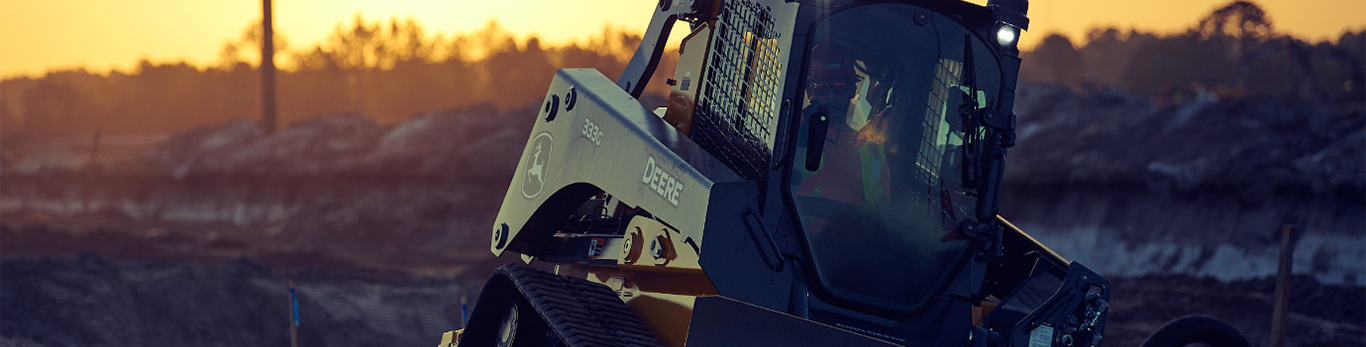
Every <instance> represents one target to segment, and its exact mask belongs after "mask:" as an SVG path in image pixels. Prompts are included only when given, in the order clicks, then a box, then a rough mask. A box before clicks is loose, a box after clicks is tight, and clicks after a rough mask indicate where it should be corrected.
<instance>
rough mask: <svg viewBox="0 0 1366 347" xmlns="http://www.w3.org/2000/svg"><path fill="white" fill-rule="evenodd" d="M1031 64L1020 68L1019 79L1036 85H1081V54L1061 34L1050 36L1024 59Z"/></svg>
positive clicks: (1070, 41)
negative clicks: (1036, 83)
mask: <svg viewBox="0 0 1366 347" xmlns="http://www.w3.org/2000/svg"><path fill="white" fill-rule="evenodd" d="M1024 58H1025V59H1029V61H1030V62H1031V63H1030V64H1028V65H1025V66H1024V67H1022V68H1021V71H1020V75H1021V78H1023V79H1025V80H1028V81H1033V82H1038V83H1057V84H1063V85H1067V86H1072V87H1078V86H1079V85H1080V84H1081V80H1080V76H1081V74H1082V69H1083V66H1082V59H1081V54H1079V53H1077V49H1076V47H1075V46H1073V45H1072V40H1070V39H1068V38H1067V36H1063V35H1061V34H1051V35H1048V37H1045V38H1044V39H1043V42H1042V43H1040V44H1039V46H1037V47H1035V48H1034V50H1032V51H1030V52H1029V53H1028V54H1027V55H1026V56H1025V57H1024Z"/></svg>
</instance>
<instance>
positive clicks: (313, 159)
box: [144, 106, 536, 181]
mask: <svg viewBox="0 0 1366 347" xmlns="http://www.w3.org/2000/svg"><path fill="white" fill-rule="evenodd" d="M535 113H536V112H535V110H534V109H533V108H526V109H519V110H515V111H510V112H507V113H503V112H499V111H498V110H497V109H495V108H493V107H491V106H483V107H472V108H466V109H460V110H446V111H439V112H433V113H429V114H426V115H422V116H418V117H415V118H412V119H409V120H407V121H404V122H401V123H398V124H395V125H392V126H380V125H378V124H376V123H375V121H374V120H373V119H371V118H370V117H368V116H365V115H359V114H339V115H331V116H323V117H318V118H313V119H310V120H307V121H303V122H300V123H296V124H292V125H290V126H288V127H285V128H284V129H280V131H277V132H275V133H272V134H264V133H263V132H262V131H261V129H260V126H259V125H257V124H256V123H253V122H249V121H245V120H238V121H233V122H228V123H224V124H221V125H217V126H212V127H206V128H201V129H196V130H192V131H187V132H184V133H181V134H179V135H176V136H174V137H173V138H171V139H170V140H168V141H166V142H165V143H163V144H162V145H160V146H157V147H156V148H154V149H152V150H151V151H149V152H148V153H147V155H146V157H145V158H144V163H145V165H146V166H147V167H149V168H150V169H152V170H154V171H158V172H168V173H170V174H171V175H172V176H174V177H176V178H184V177H187V176H194V175H258V176H259V175H308V176H335V175H367V176H390V177H392V176H422V177H447V178H451V179H457V178H458V179H472V180H479V181H485V180H493V179H499V180H506V177H508V176H510V175H508V174H507V173H508V172H511V171H512V169H513V168H514V167H515V165H516V163H517V160H518V159H519V158H520V154H521V147H522V145H523V143H525V141H526V133H527V132H528V131H529V130H530V125H531V123H532V122H531V121H532V117H530V116H527V115H534V114H535Z"/></svg>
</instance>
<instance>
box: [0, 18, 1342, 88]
mask: <svg viewBox="0 0 1366 347" xmlns="http://www.w3.org/2000/svg"><path fill="white" fill-rule="evenodd" d="M973 2H976V3H984V2H985V1H984V0H976V1H973ZM1228 2H1229V1H1227V0H1152V1H1090V0H1034V1H1030V6H1031V8H1030V13H1029V14H1030V17H1031V19H1032V23H1031V27H1030V30H1029V32H1026V33H1024V34H1022V35H1021V37H1020V41H1021V45H1022V47H1024V48H1026V49H1027V48H1029V47H1032V46H1033V45H1035V44H1037V43H1038V42H1039V40H1040V39H1041V38H1042V37H1044V36H1045V35H1047V34H1049V33H1054V32H1056V33H1062V34H1065V35H1067V36H1069V37H1072V38H1073V40H1074V41H1076V42H1078V44H1080V43H1083V42H1084V38H1085V35H1086V31H1087V30H1088V29H1089V28H1092V27H1096V26H1115V27H1119V28H1120V29H1130V28H1133V29H1139V30H1144V31H1152V32H1156V33H1159V34H1164V33H1175V32H1179V31H1180V30H1183V29H1184V28H1186V27H1189V26H1191V25H1192V24H1193V23H1194V22H1196V21H1198V20H1199V19H1200V17H1201V16H1204V15H1205V14H1207V13H1209V12H1210V11H1211V10H1212V9H1214V8H1217V7H1219V6H1222V5H1224V4H1226V3H1228ZM655 3H656V2H655V1H652V0H631V1H621V0H615V1H614V0H582V1H551V0H517V1H464V0H462V1H431V0H387V1H361V0H337V1H321V0H277V1H275V4H274V7H275V14H274V17H275V28H276V31H277V33H279V34H281V35H283V36H284V37H285V38H286V39H287V41H288V44H289V47H287V48H293V49H303V48H307V47H313V46H315V45H317V44H319V43H322V42H324V40H325V39H326V36H327V35H328V34H329V33H331V32H333V30H334V29H335V28H336V27H337V26H339V25H343V24H344V23H350V22H351V21H352V18H354V17H355V16H357V15H360V16H362V17H363V18H364V19H365V20H367V21H387V20H388V19H390V18H399V19H408V18H411V19H413V20H415V21H416V22H418V23H420V24H421V25H422V26H423V27H424V28H426V29H427V30H428V32H427V35H432V36H434V35H437V34H441V35H446V36H450V35H455V34H460V33H467V32H473V31H477V30H479V29H480V28H483V27H485V26H487V25H488V23H489V22H490V21H493V20H496V21H497V22H498V24H499V26H500V27H502V28H503V29H505V30H507V31H509V32H511V33H513V34H514V35H515V36H517V37H518V38H519V39H526V38H528V37H533V36H534V37H539V38H540V40H541V42H543V43H544V44H550V45H557V44H563V43H568V42H572V41H576V40H582V39H585V38H589V37H593V36H595V35H597V34H598V33H600V32H601V31H602V29H603V28H604V26H612V27H615V28H620V29H622V30H626V31H630V32H640V31H643V30H644V29H645V25H646V24H647V22H648V21H649V16H650V12H651V10H652V8H653V6H654V4H655ZM1257 3H1258V4H1260V5H1261V6H1262V7H1263V8H1264V9H1266V11H1267V13H1268V15H1269V16H1270V17H1271V20H1272V22H1273V23H1274V24H1275V29H1276V30H1277V31H1278V32H1281V33H1289V34H1292V35H1295V36H1297V37H1301V38H1303V39H1306V40H1309V41H1321V40H1335V39H1336V38H1337V37H1338V36H1339V35H1341V33H1342V32H1344V31H1346V30H1357V29H1359V28H1362V27H1366V2H1363V1H1360V0H1315V1H1297V0H1261V1H1257ZM260 16H261V2H260V1H252V0H231V1H229V0H203V1H174V0H127V1H102V0H54V1H13V0H11V1H4V2H0V78H13V77H20V76H29V77H40V76H42V75H43V74H44V73H45V72H46V71H50V70H64V69H78V68H84V69H86V70H88V71H91V72H101V73H103V72H108V71H110V70H111V69H113V70H121V71H128V70H130V69H132V68H134V67H135V66H136V65H137V62H138V61H139V60H142V59H146V60H149V61H151V62H153V63H168V62H177V61H186V62H189V63H190V64H191V65H195V66H201V67H202V66H207V65H212V64H213V63H214V62H215V61H216V60H217V59H218V56H219V52H220V50H221V49H222V47H223V45H224V43H225V42H227V41H230V40H234V39H237V38H239V37H240V36H241V35H242V33H243V31H244V30H245V29H246V28H247V27H248V26H250V25H252V24H253V23H255V22H256V21H259V18H260Z"/></svg>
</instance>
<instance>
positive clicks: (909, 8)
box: [767, 1, 1019, 341]
mask: <svg viewBox="0 0 1366 347" xmlns="http://www.w3.org/2000/svg"><path fill="white" fill-rule="evenodd" d="M822 5H824V6H822ZM798 17H799V20H798V21H797V24H796V28H794V32H796V33H797V34H798V35H799V36H798V38H796V39H794V45H793V47H792V51H793V54H792V59H791V62H790V64H791V65H790V66H791V67H790V68H789V76H790V79H789V81H788V84H787V85H786V87H787V88H785V90H786V93H785V95H786V98H787V100H788V102H789V103H790V104H791V106H790V107H791V108H790V109H788V110H785V111H787V112H786V113H785V117H784V119H783V120H784V122H783V124H785V125H786V126H785V127H784V128H783V129H784V130H785V132H786V133H785V135H786V136H780V137H782V138H785V139H786V141H787V143H788V145H787V146H785V149H786V152H785V153H779V154H778V155H783V156H784V157H783V159H781V160H778V162H779V163H787V164H786V165H775V167H777V169H775V170H774V171H773V172H772V174H771V176H770V177H773V178H774V179H773V182H770V183H769V184H768V185H767V186H768V187H769V196H770V198H769V200H770V206H771V207H772V206H773V205H772V204H773V200H775V199H774V198H775V195H780V196H781V201H783V203H782V204H783V207H782V208H784V209H785V211H784V213H783V217H781V218H782V219H783V220H782V221H779V222H778V224H780V225H783V226H785V228H784V230H783V231H780V232H788V233H791V234H790V235H795V236H794V237H793V238H795V239H797V240H798V241H799V242H798V243H799V244H800V245H801V247H802V248H804V249H803V250H802V252H800V253H798V254H794V256H795V257H796V258H800V259H799V262H800V263H801V264H802V267H803V268H804V269H803V270H804V271H801V273H800V274H799V278H801V281H802V282H804V283H805V285H806V286H807V288H808V289H809V293H797V294H796V297H797V298H794V300H803V299H802V298H801V297H802V296H806V298H807V299H805V300H806V301H807V302H806V304H808V305H809V308H808V309H809V312H810V316H811V318H813V319H816V320H821V321H826V322H827V323H829V324H832V325H846V328H849V329H854V330H868V331H869V332H868V334H870V335H874V336H876V335H879V334H880V333H883V334H886V335H888V336H896V335H904V334H903V333H901V332H897V331H898V330H905V329H902V328H903V327H906V326H911V325H916V326H924V324H923V323H924V322H923V321H929V320H936V319H946V318H951V317H944V314H951V315H955V317H958V318H962V319H967V318H964V317H962V316H961V315H957V314H956V313H953V312H967V310H961V309H956V308H948V307H947V306H946V305H952V304H953V303H952V302H953V301H954V300H953V299H946V298H947V297H958V298H961V300H958V301H957V302H958V304H961V305H966V302H967V298H968V297H970V296H972V295H973V294H975V292H977V291H978V290H977V289H978V288H977V287H973V285H972V284H971V283H972V282H973V281H972V279H971V278H968V277H971V274H970V273H971V272H972V271H978V272H980V271H981V268H982V267H983V266H984V265H985V264H983V262H982V260H983V259H982V258H979V257H976V254H977V253H979V251H981V250H982V247H983V246H988V245H985V244H984V242H983V240H980V239H976V238H973V237H971V236H970V235H969V233H968V232H966V231H965V230H964V229H963V228H964V226H966V225H976V224H981V223H991V222H992V220H993V219H994V218H995V213H996V201H995V200H996V192H995V190H996V189H998V187H999V175H992V172H991V171H992V170H993V168H991V167H990V166H991V164H990V163H991V162H993V159H995V161H996V163H997V164H998V166H997V168H996V170H998V169H999V159H1001V157H1002V155H1003V152H1004V150H1003V149H1002V146H1000V144H1001V142H1000V141H999V140H1001V139H1002V135H1003V134H1005V132H1004V131H1000V130H1001V129H995V128H991V127H989V126H987V125H985V124H982V123H983V122H982V121H981V119H982V117H981V115H983V114H988V113H992V112H997V113H1000V112H1003V113H1005V114H1009V111H1010V108H1011V99H1013V91H1012V89H1013V87H1014V84H1015V83H1014V75H1015V74H1016V73H1017V71H1018V61H1019V60H1018V58H1017V56H1018V51H1017V50H1016V49H1015V47H1014V41H1015V40H1014V35H1018V33H1019V29H1018V27H1016V26H1013V25H1011V24H1008V23H1004V22H1002V21H998V20H997V17H999V16H997V15H993V12H992V9H991V8H984V7H979V6H976V5H971V4H967V3H962V2H958V1H953V2H949V1H924V2H913V3H890V2H866V3H865V2H844V3H839V4H828V3H826V4H811V5H809V6H807V7H804V8H802V11H801V12H799V15H798ZM998 32H1004V33H1002V35H1005V34H1009V35H1011V37H1010V38H1009V40H1006V39H1004V38H1000V39H998V38H997V37H996V36H997V35H996V34H997V33H998ZM801 43H804V44H801ZM803 294H806V295H803ZM799 305H800V304H799ZM930 311H935V312H930ZM927 312H929V313H927ZM867 313H872V314H867ZM922 316H924V317H922ZM917 319H919V320H922V322H919V323H915V324H905V322H907V321H908V320H917ZM870 321H881V322H882V323H872V324H869V323H867V322H870ZM845 322H851V323H849V324H845ZM856 322H857V323H856ZM896 322H903V323H896ZM860 324H862V325H863V326H859V325H860ZM878 326H883V327H886V328H890V329H889V330H886V331H884V332H879V331H878V329H879V328H878ZM888 339H889V340H892V341H897V340H898V339H897V338H895V337H889V338H888Z"/></svg>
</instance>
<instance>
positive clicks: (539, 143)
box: [522, 133, 555, 199]
mask: <svg viewBox="0 0 1366 347" xmlns="http://www.w3.org/2000/svg"><path fill="white" fill-rule="evenodd" d="M554 143H555V139H553V138H551V137H550V133H541V134H540V135H536V139H535V140H533V141H531V146H530V147H527V148H528V149H529V150H528V151H527V154H526V155H525V156H523V157H525V158H526V165H523V166H522V167H524V168H526V172H525V173H526V175H522V196H524V197H526V198H527V199H532V198H535V197H536V196H537V195H541V191H542V190H545V172H546V170H547V169H548V168H549V166H550V148H551V146H553V145H554Z"/></svg>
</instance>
